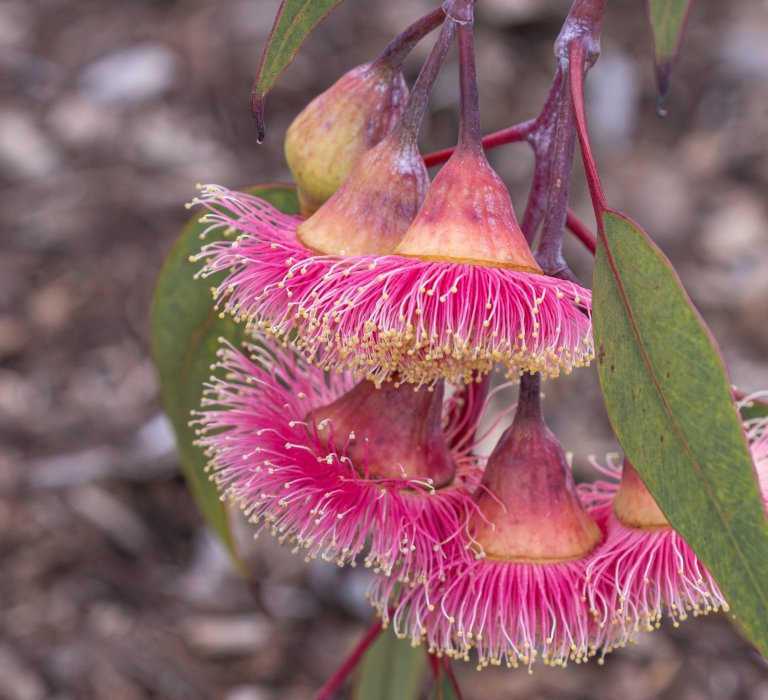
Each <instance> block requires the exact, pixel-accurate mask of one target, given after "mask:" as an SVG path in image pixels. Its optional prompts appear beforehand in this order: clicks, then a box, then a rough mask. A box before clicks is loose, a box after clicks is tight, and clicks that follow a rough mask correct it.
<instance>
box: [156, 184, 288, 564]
mask: <svg viewBox="0 0 768 700" xmlns="http://www.w3.org/2000/svg"><path fill="white" fill-rule="evenodd" d="M248 191H249V192H250V193H251V194H255V195H257V196H259V197H261V198H262V199H266V200H267V201H269V202H270V203H271V204H272V205H273V206H275V207H276V208H278V209H280V210H281V211H284V212H286V213H291V214H293V213H296V212H297V211H298V203H297V201H296V196H295V193H294V190H293V188H292V187H288V186H286V185H261V186H258V187H254V188H251V189H249V190H248ZM198 218H199V215H197V216H195V217H194V218H193V219H192V220H191V221H190V222H189V223H188V224H187V225H186V226H185V227H184V229H183V230H182V232H181V234H180V235H179V237H178V239H177V240H176V242H175V243H174V245H173V247H172V248H171V250H170V252H169V253H168V255H167V257H166V259H165V262H164V263H163V266H162V268H161V270H160V274H159V275H158V278H157V283H156V287H155V295H154V298H153V302H152V354H153V356H154V360H155V365H156V366H157V371H158V376H159V379H160V397H161V400H162V402H163V406H164V408H165V411H166V413H167V414H168V417H169V418H170V419H171V422H172V423H173V428H174V431H175V433H176V442H177V445H178V450H179V455H180V457H181V464H182V470H183V472H184V476H185V478H186V480H187V483H188V484H189V487H190V489H191V491H192V494H193V496H194V498H195V501H196V502H197V505H198V506H199V508H200V510H201V512H202V513H203V516H204V517H205V519H206V521H207V522H208V524H209V525H210V526H211V528H212V529H213V530H214V532H216V534H217V535H219V537H220V538H221V539H222V541H223V542H224V543H225V545H226V546H227V548H228V549H229V551H230V552H231V553H232V555H233V556H234V558H235V561H236V562H238V564H239V559H238V557H237V552H236V551H235V547H234V543H233V540H232V533H231V531H230V526H229V522H228V520H227V512H226V509H225V507H224V505H223V504H222V502H221V501H220V500H219V494H218V492H217V491H216V486H215V485H214V483H213V482H212V481H210V480H209V478H208V475H207V474H206V473H205V471H204V469H205V464H206V459H205V456H204V455H203V452H202V450H201V449H200V448H198V447H196V446H195V445H194V444H193V441H194V439H195V434H194V430H193V429H192V428H191V427H190V426H189V425H188V421H189V419H190V411H192V410H195V409H197V408H199V407H200V399H201V397H202V390H203V383H204V382H206V381H207V380H208V378H209V376H210V374H211V369H210V366H211V364H213V362H215V357H216V350H217V348H218V346H219V342H218V338H219V337H222V336H223V337H225V338H227V339H228V340H230V341H231V342H233V343H235V344H236V343H238V342H239V340H240V339H241V338H242V333H243V331H242V327H240V326H238V325H236V324H235V323H234V321H232V320H231V319H230V318H229V317H227V318H219V315H218V313H217V312H216V311H214V310H213V298H212V296H211V286H212V285H214V284H216V283H217V281H218V280H219V278H218V277H216V278H214V277H211V278H208V279H202V280H196V279H194V273H195V272H196V271H197V270H198V269H199V268H200V267H201V263H192V262H190V260H189V256H190V255H193V254H195V253H197V252H199V250H200V247H201V245H202V242H201V240H200V233H201V232H202V230H203V228H204V225H203V224H201V223H199V222H198ZM206 240H207V241H209V240H214V238H206Z"/></svg>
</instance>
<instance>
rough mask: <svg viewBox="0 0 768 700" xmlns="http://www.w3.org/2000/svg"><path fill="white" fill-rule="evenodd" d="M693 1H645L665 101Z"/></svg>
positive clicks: (661, 94) (657, 79) (662, 96)
mask: <svg viewBox="0 0 768 700" xmlns="http://www.w3.org/2000/svg"><path fill="white" fill-rule="evenodd" d="M692 1H693V0H646V10H647V12H648V20H649V21H650V23H651V31H652V32H653V47H654V59H655V63H656V81H657V83H658V88H659V96H660V97H661V99H662V100H663V98H664V97H665V96H666V94H667V92H668V90H669V76H670V73H671V72H672V65H673V64H674V62H675V61H676V60H677V57H678V54H679V53H680V45H681V44H682V43H683V35H684V34H685V25H686V23H687V21H688V14H689V12H690V9H691V3H692ZM660 111H661V110H660Z"/></svg>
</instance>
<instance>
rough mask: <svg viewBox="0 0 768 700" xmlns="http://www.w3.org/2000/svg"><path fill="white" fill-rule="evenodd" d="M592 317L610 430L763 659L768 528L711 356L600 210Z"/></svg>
mask: <svg viewBox="0 0 768 700" xmlns="http://www.w3.org/2000/svg"><path fill="white" fill-rule="evenodd" d="M601 219H602V220H601V222H600V224H601V226H600V233H601V236H600V239H601V240H600V245H599V246H598V250H597V257H596V259H595V275H594V287H593V292H592V318H593V323H594V336H595V348H596V353H597V361H598V374H599V376H600V383H601V386H602V389H603V394H604V396H605V403H606V407H607V408H608V415H609V418H610V420H611V424H612V426H613V429H614V431H615V433H616V436H617V437H618V439H619V442H620V443H621V445H622V447H623V448H624V451H625V452H626V454H627V457H628V458H629V460H630V461H631V462H632V464H633V465H634V466H635V468H636V469H637V472H638V473H639V474H640V477H641V478H642V480H643V481H644V482H645V484H646V486H647V487H648V489H649V490H650V492H651V494H652V495H653V497H654V498H655V500H656V501H657V502H658V504H659V506H660V507H661V509H662V511H663V512H664V514H665V515H666V517H667V519H668V520H669V522H670V523H671V524H672V526H673V527H674V528H675V529H676V530H677V531H678V532H680V534H681V535H682V536H683V537H684V538H685V540H686V541H687V542H688V544H689V545H690V546H691V547H692V548H693V550H694V552H696V555H697V556H698V557H699V559H700V560H701V561H702V562H703V563H704V564H705V565H706V566H707V568H708V569H709V570H710V572H711V573H712V575H713V576H714V577H715V580H716V581H717V583H718V585H719V586H720V589H721V590H722V592H723V594H724V595H725V598H726V599H727V600H728V602H729V604H730V606H731V609H732V611H733V612H734V613H735V615H736V618H737V620H738V622H739V623H740V624H741V626H742V628H743V629H744V630H745V631H746V633H747V634H748V635H749V636H750V637H751V638H752V640H753V641H754V643H755V644H756V645H757V647H758V649H759V650H760V651H761V652H762V653H763V654H764V655H765V654H768V521H767V520H766V513H765V508H764V506H763V500H762V497H761V494H760V492H759V489H758V485H757V479H756V474H755V469H754V465H753V463H752V458H751V455H750V451H749V447H748V445H747V442H746V438H745V435H744V430H743V427H742V422H741V416H740V415H739V412H738V410H737V408H736V406H735V403H734V400H733V394H732V389H731V384H730V382H729V379H728V376H727V373H726V370H725V367H724V365H723V361H722V358H721V356H720V353H719V350H718V348H717V346H716V344H715V342H714V340H713V338H712V337H711V335H710V333H709V331H708V329H707V327H706V326H705V324H704V322H703V321H702V319H701V317H700V316H699V314H698V312H697V311H696V309H695V308H694V307H693V304H692V303H691V301H690V299H689V298H688V295H687V294H686V293H685V290H684V289H683V287H682V285H681V283H680V280H679V278H678V277H677V275H676V273H675V272H674V270H673V269H672V266H671V265H670V263H669V261H668V260H667V259H666V257H665V256H664V255H663V253H662V252H661V251H660V250H659V249H658V248H657V247H656V245H655V244H654V243H653V242H652V241H651V240H650V239H649V238H648V236H647V235H646V234H645V232H644V231H642V230H641V229H640V228H639V227H638V226H637V225H636V224H634V223H633V222H632V221H630V220H629V219H628V218H627V217H625V216H624V215H623V214H620V213H618V212H615V211H610V210H607V211H604V212H603V214H602V217H601Z"/></svg>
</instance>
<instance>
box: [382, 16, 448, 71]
mask: <svg viewBox="0 0 768 700" xmlns="http://www.w3.org/2000/svg"><path fill="white" fill-rule="evenodd" d="M444 20H445V11H444V10H443V8H442V6H441V7H438V8H437V9H436V10H432V12H430V13H428V14H426V15H424V16H423V17H420V18H419V19H417V20H416V21H415V22H414V23H413V24H411V25H410V26H408V27H406V28H405V29H404V30H403V31H402V32H400V34H398V35H397V36H396V37H395V38H394V39H392V41H390V42H389V44H387V47H386V48H385V49H384V51H382V53H381V55H380V56H379V57H378V58H377V59H376V62H377V63H386V64H387V65H389V66H390V67H392V68H394V69H395V70H399V69H400V67H401V66H402V65H403V61H405V59H406V57H407V56H408V54H409V53H410V52H411V51H412V50H413V47H414V46H416V44H418V43H419V42H420V41H421V40H422V39H423V38H424V37H425V36H427V34H429V33H430V32H432V31H434V30H435V29H437V28H438V27H439V26H440V25H441V24H442V23H443V21H444Z"/></svg>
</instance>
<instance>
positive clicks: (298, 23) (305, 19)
mask: <svg viewBox="0 0 768 700" xmlns="http://www.w3.org/2000/svg"><path fill="white" fill-rule="evenodd" d="M342 1H343V0H283V2H282V3H281V5H280V9H279V10H278V11H277V17H275V23H274V24H273V25H272V31H271V32H270V34H269V38H268V39H267V44H266V46H265V47H264V51H262V53H261V60H260V61H259V70H258V73H257V74H256V81H255V82H254V84H253V91H252V93H251V105H252V108H253V116H254V118H255V119H256V126H257V128H258V132H259V133H258V139H259V143H261V142H262V141H263V140H264V99H265V97H266V96H267V93H268V92H269V91H270V90H271V89H272V88H273V87H274V85H275V83H276V82H277V79H278V78H279V77H280V76H281V75H282V74H283V71H284V70H285V69H286V68H287V67H288V66H289V65H291V63H292V62H293V59H294V58H295V56H296V54H297V53H298V51H299V49H300V48H301V46H302V44H303V43H304V41H305V40H306V38H307V37H308V36H309V35H310V33H311V32H312V31H313V30H314V29H315V27H317V25H318V24H320V22H322V21H323V20H324V19H325V18H326V17H327V16H328V15H329V14H331V12H333V11H334V10H335V9H336V8H337V7H338V6H339V5H340V4H341V3H342Z"/></svg>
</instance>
